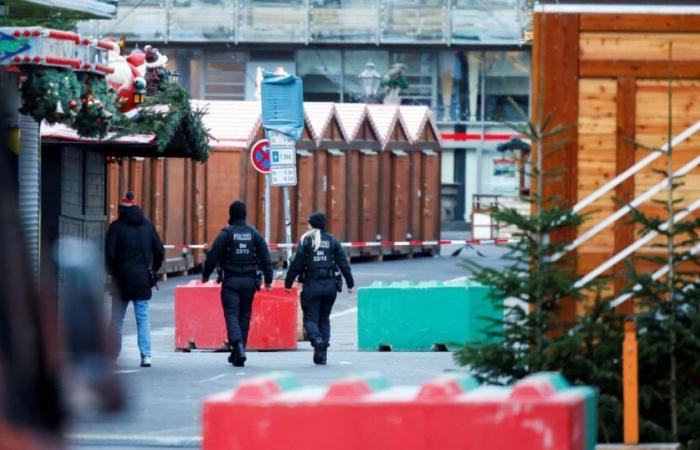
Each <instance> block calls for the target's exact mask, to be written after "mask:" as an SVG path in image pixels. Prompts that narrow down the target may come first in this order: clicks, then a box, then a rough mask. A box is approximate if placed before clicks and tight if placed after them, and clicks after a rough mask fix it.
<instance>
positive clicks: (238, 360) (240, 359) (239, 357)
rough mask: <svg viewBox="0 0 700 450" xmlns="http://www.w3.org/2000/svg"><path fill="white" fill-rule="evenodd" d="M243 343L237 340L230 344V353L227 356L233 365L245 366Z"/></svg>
mask: <svg viewBox="0 0 700 450" xmlns="http://www.w3.org/2000/svg"><path fill="white" fill-rule="evenodd" d="M245 360H246V357H245V345H243V342H241V341H238V342H235V343H233V344H231V355H229V357H228V362H230V363H231V364H233V366H234V367H243V366H245Z"/></svg>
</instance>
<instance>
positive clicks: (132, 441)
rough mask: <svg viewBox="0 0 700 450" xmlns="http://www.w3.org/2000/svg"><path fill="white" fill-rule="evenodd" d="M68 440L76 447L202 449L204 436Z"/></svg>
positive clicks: (92, 436)
mask: <svg viewBox="0 0 700 450" xmlns="http://www.w3.org/2000/svg"><path fill="white" fill-rule="evenodd" d="M68 440H69V441H70V442H71V444H73V445H76V446H81V445H88V446H100V445H111V446H124V445H128V446H130V447H131V448H134V447H167V448H171V447H182V448H185V447H186V448H200V447H201V445H202V436H167V437H165V436H163V437H156V436H153V437H145V436H144V437H138V436H125V435H118V434H70V435H68Z"/></svg>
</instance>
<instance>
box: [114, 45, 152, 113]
mask: <svg viewBox="0 0 700 450" xmlns="http://www.w3.org/2000/svg"><path fill="white" fill-rule="evenodd" d="M108 41H109V42H111V44H112V49H111V50H109V66H110V67H112V68H113V69H114V73H112V74H111V75H108V76H107V82H108V83H109V85H110V87H111V88H112V89H114V90H115V91H117V99H118V101H119V105H120V106H119V109H120V111H122V112H127V111H130V110H132V109H134V108H135V107H136V106H137V105H138V104H139V103H141V102H143V96H144V95H145V93H146V79H145V75H146V54H145V53H144V52H142V51H141V50H139V49H136V50H133V51H132V52H131V54H129V56H127V57H124V56H123V55H122V54H121V52H120V48H119V44H117V43H116V42H114V41H113V40H108Z"/></svg>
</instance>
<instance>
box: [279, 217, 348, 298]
mask: <svg viewBox="0 0 700 450" xmlns="http://www.w3.org/2000/svg"><path fill="white" fill-rule="evenodd" d="M336 267H337V268H338V269H340V272H341V273H342V274H343V278H345V283H346V284H347V285H348V289H352V288H353V287H354V286H355V280H354V279H353V277H352V272H351V270H350V264H349V263H348V258H347V256H346V255H345V251H344V250H343V247H342V246H341V245H340V242H338V240H337V239H336V238H335V237H333V235H331V234H330V233H326V232H325V231H322V232H321V245H320V247H319V248H318V249H317V250H314V248H313V239H312V238H311V237H310V236H309V237H306V238H305V239H304V240H303V241H302V242H299V245H298V246H297V252H296V254H295V255H294V260H293V261H292V264H290V266H289V270H288V271H287V276H286V278H285V280H284V286H285V287H286V288H287V289H289V288H291V287H292V284H293V283H294V280H296V279H297V278H298V277H299V276H300V275H301V276H302V278H303V279H304V282H307V281H308V280H310V279H323V278H332V277H333V272H334V271H335V268H336Z"/></svg>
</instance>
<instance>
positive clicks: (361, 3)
mask: <svg viewBox="0 0 700 450" xmlns="http://www.w3.org/2000/svg"><path fill="white" fill-rule="evenodd" d="M310 8H311V10H310V11H309V27H310V29H311V40H312V41H319V42H365V43H367V42H372V43H373V42H376V40H377V24H378V23H379V18H378V17H377V16H378V11H379V9H378V8H377V1H376V0H334V1H328V0H313V1H312V2H311V3H310Z"/></svg>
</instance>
